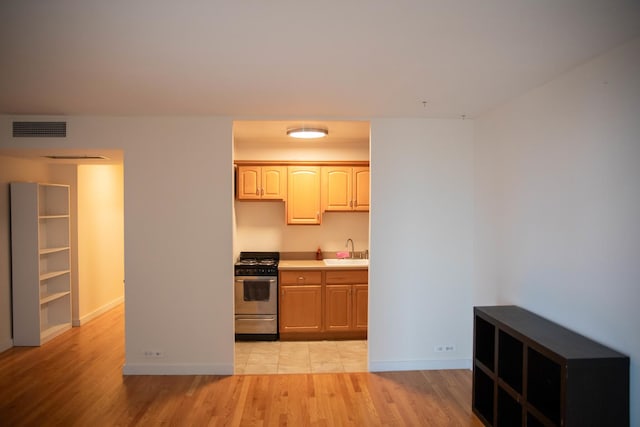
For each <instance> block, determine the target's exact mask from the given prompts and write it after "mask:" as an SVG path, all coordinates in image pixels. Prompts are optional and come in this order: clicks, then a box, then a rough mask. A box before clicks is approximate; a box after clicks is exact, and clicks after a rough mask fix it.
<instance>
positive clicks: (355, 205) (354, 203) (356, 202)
mask: <svg viewBox="0 0 640 427" xmlns="http://www.w3.org/2000/svg"><path fill="white" fill-rule="evenodd" d="M353 207H354V208H357V207H358V201H357V200H356V201H355V202H353Z"/></svg>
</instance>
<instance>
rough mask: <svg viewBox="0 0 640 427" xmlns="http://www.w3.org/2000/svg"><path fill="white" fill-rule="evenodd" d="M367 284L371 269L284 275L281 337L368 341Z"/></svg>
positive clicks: (281, 273) (281, 280) (296, 272)
mask: <svg viewBox="0 0 640 427" xmlns="http://www.w3.org/2000/svg"><path fill="white" fill-rule="evenodd" d="M367 282H368V272H367V270H327V271H282V272H280V314H279V319H280V338H281V339H282V340H287V339H291V340H295V339H309V340H313V339H332V338H334V339H361V338H366V336H367V325H368V306H369V301H368V300H369V298H368V297H369V285H368V284H367Z"/></svg>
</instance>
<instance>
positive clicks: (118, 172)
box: [74, 165, 124, 325]
mask: <svg viewBox="0 0 640 427" xmlns="http://www.w3.org/2000/svg"><path fill="white" fill-rule="evenodd" d="M77 176H78V180H77V182H78V184H77V205H78V209H77V224H78V230H77V236H78V239H77V240H78V243H77V246H76V248H77V250H76V252H77V253H78V254H79V259H78V269H77V271H78V282H79V291H78V294H77V302H78V316H77V317H76V318H74V323H75V324H76V325H81V324H83V323H86V322H87V321H89V320H91V319H93V318H94V317H96V316H98V315H100V314H102V313H104V312H105V311H107V310H108V309H110V308H112V307H114V306H115V305H117V304H118V303H121V302H122V300H123V299H124V283H123V280H124V194H123V190H124V182H123V167H122V165H78V166H77Z"/></svg>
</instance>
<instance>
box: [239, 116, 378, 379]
mask: <svg viewBox="0 0 640 427" xmlns="http://www.w3.org/2000/svg"><path fill="white" fill-rule="evenodd" d="M294 127H318V128H323V129H327V130H328V135H327V136H326V137H324V138H319V139H316V140H295V139H293V138H291V137H289V136H287V129H290V128H294ZM369 161H370V123H369V122H368V121H322V120H315V121H301V120H289V121H287V120H278V121H273V120H272V121H260V120H247V121H244V120H243V121H234V123H233V162H234V168H235V171H236V181H235V186H236V188H235V189H234V190H235V198H234V206H233V212H234V221H233V227H234V230H233V236H234V239H233V252H234V259H236V260H237V259H238V257H239V255H240V253H241V252H246V251H249V252H257V251H264V252H273V251H275V252H279V253H280V260H281V261H280V262H281V266H280V271H283V268H287V267H283V266H285V265H286V261H287V260H293V261H296V260H297V261H303V260H306V259H309V260H315V259H316V254H317V252H318V250H319V251H320V252H321V255H322V256H323V257H324V258H331V259H336V258H338V257H342V256H344V252H347V254H348V256H349V257H351V256H354V254H355V257H358V258H360V257H361V258H363V259H365V258H367V257H368V250H369V223H370V218H369V205H368V198H369ZM267 166H277V167H281V169H280V176H282V177H283V178H284V179H285V180H286V181H287V182H288V181H289V180H291V179H295V178H291V176H292V173H293V172H292V171H293V170H297V169H296V168H299V167H303V169H304V168H307V167H311V169H312V173H317V174H318V176H317V180H318V187H317V191H307V190H305V191H304V195H303V197H305V198H308V199H309V200H311V201H312V203H317V213H316V210H313V209H311V210H313V212H311V215H307V216H308V217H309V220H308V219H307V218H306V217H305V218H303V220H302V221H298V222H296V221H297V220H298V218H292V214H291V210H292V209H294V208H295V209H298V208H299V207H300V206H301V204H297V203H294V200H293V199H294V198H296V197H300V194H297V195H296V194H294V193H295V191H294V190H292V188H291V187H292V186H291V185H287V182H285V183H284V184H283V187H282V188H284V190H283V191H282V192H281V193H280V194H278V193H277V192H272V191H269V193H270V194H271V193H274V196H273V197H260V194H261V193H262V192H261V191H260V189H259V188H249V187H251V186H252V185H254V186H255V184H257V183H258V181H257V180H260V179H261V170H262V169H264V168H266V167H267ZM332 167H334V168H337V169H339V170H340V172H339V173H340V174H342V175H341V177H340V178H338V179H337V181H340V180H341V179H342V181H340V182H343V183H344V186H345V188H347V189H348V191H347V192H355V191H356V189H355V187H354V183H353V182H354V180H353V171H354V170H356V168H357V169H358V172H360V171H361V169H363V170H366V190H363V188H365V187H362V186H361V187H359V191H360V192H361V193H360V194H361V195H362V197H363V198H364V197H365V196H366V201H367V205H366V206H364V205H361V206H360V209H354V204H353V201H354V200H353V198H350V199H349V200H348V201H347V202H346V203H342V204H340V203H339V202H337V203H334V204H331V203H328V197H327V193H328V190H327V188H328V187H327V182H328V179H326V177H327V176H330V175H327V173H328V172H329V170H330V169H331V168H332ZM314 168H315V169H314ZM245 171H246V172H247V173H246V174H245ZM305 173H306V171H305ZM342 177H344V178H342ZM314 179H315V178H314ZM260 186H261V187H260V188H263V187H264V183H260ZM263 191H264V189H263ZM256 194H258V197H255V195H256ZM350 194H351V193H350ZM341 196H344V195H343V194H341ZM343 198H344V197H343ZM336 199H339V197H337V198H336ZM297 200H300V199H297ZM301 209H302V208H301ZM314 209H316V208H314ZM299 212H302V210H301V211H299ZM302 216H303V217H304V215H302ZM301 224H304V225H301ZM349 239H350V240H349ZM348 241H349V243H350V242H353V247H352V246H351V244H349V247H347V242H348ZM362 265H363V266H364V267H362V266H360V267H359V268H360V270H366V269H367V266H368V264H364V263H363V264H362ZM328 268H329V267H327V265H325V264H323V268H322V271H321V272H320V277H322V278H323V279H321V282H320V283H319V285H317V286H318V288H317V290H316V296H315V297H312V298H315V301H317V302H318V304H321V305H322V307H321V308H319V309H318V313H319V314H317V315H316V316H315V318H314V319H313V320H311V321H312V322H315V325H314V328H315V330H316V331H320V332H322V333H324V334H325V335H317V337H320V338H314V337H313V335H311V336H303V335H304V334H303V335H301V336H300V338H297V337H295V334H294V336H292V335H291V334H288V331H289V330H288V329H287V316H286V314H285V316H284V317H283V310H284V311H285V312H286V311H287V310H288V308H287V307H288V306H287V304H284V307H283V301H284V300H286V296H285V297H283V292H285V293H286V292H287V290H289V289H291V288H288V287H287V285H288V284H287V283H284V282H282V281H281V283H279V285H278V286H279V294H278V295H279V302H278V305H279V313H278V322H279V332H280V340H278V341H273V342H265V341H257V342H236V344H235V357H234V369H235V372H236V373H237V374H265V373H277V372H280V373H310V372H363V371H367V370H368V369H367V368H368V343H367V340H366V327H367V326H366V325H367V320H366V317H365V320H364V325H365V326H364V334H359V332H362V329H363V327H362V324H363V322H362V317H361V315H360V316H359V319H360V320H359V321H360V326H359V327H360V328H361V329H360V331H358V330H357V328H358V327H356V326H353V325H352V326H344V325H341V326H339V327H338V329H339V328H343V329H342V331H343V332H345V333H344V334H342V335H340V334H334V335H332V333H333V332H335V329H332V328H334V327H335V325H332V324H331V318H332V316H334V318H340V317H341V314H340V313H338V314H335V313H336V311H335V310H336V308H335V305H334V307H333V308H331V307H328V305H327V300H332V301H340V299H339V298H340V297H339V295H340V294H339V292H342V291H343V289H342V287H344V284H340V286H337V285H336V286H335V287H334V288H333V289H330V287H328V286H327V282H326V280H325V279H324V277H325V271H326V270H327V269H328ZM354 269H355V268H354ZM365 277H367V278H368V274H367V273H365ZM365 280H366V281H364V280H361V281H364V283H361V282H358V285H357V286H364V287H367V288H366V289H364V292H366V294H363V292H362V291H363V289H362V287H361V288H359V291H360V295H361V296H362V295H365V298H364V299H362V298H361V301H362V300H364V304H363V303H360V304H359V305H358V307H359V308H358V310H359V313H363V312H364V315H365V316H367V315H368V313H367V312H368V279H365ZM349 286H351V285H349ZM354 286H355V284H354ZM338 287H341V289H337V288H338ZM350 290H351V288H350ZM331 291H337V292H334V293H333V294H332V293H331ZM342 295H346V294H344V293H343V294H342ZM350 295H351V293H349V297H348V298H349V300H348V302H346V303H345V302H344V301H342V302H340V303H337V304H338V305H342V306H348V307H349V308H348V309H349V314H348V315H347V317H349V319H351V318H352V317H355V316H354V315H353V314H352V313H351V311H352V307H354V306H355V304H353V303H352V300H351V298H352V297H351V296H350ZM289 308H290V307H289ZM305 310H306V309H305ZM305 310H303V311H305ZM345 310H346V308H345ZM353 310H355V309H353ZM342 317H343V318H344V316H342ZM350 322H351V320H349V322H348V323H350ZM350 324H351V323H350ZM354 332H355V333H354ZM350 334H352V335H350ZM363 338H364V339H363ZM303 339H304V341H303Z"/></svg>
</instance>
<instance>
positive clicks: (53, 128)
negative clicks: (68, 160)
mask: <svg viewBox="0 0 640 427" xmlns="http://www.w3.org/2000/svg"><path fill="white" fill-rule="evenodd" d="M66 136H67V122H13V137H14V138H25V137H26V138H66Z"/></svg>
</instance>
